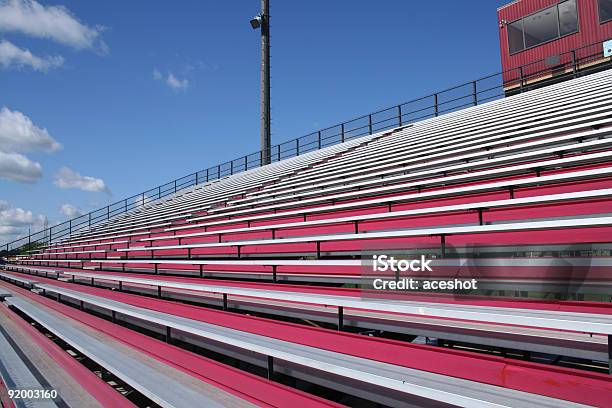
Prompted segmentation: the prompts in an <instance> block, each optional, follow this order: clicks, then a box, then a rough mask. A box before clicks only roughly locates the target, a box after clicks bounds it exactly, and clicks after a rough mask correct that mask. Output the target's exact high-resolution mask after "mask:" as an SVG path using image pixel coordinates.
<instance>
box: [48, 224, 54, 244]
mask: <svg viewBox="0 0 612 408" xmlns="http://www.w3.org/2000/svg"><path fill="white" fill-rule="evenodd" d="M52 235H53V227H49V244H51V237H52Z"/></svg>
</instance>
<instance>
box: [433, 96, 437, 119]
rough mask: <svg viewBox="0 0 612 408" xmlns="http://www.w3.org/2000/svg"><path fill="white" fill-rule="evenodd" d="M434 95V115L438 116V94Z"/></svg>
mask: <svg viewBox="0 0 612 408" xmlns="http://www.w3.org/2000/svg"><path fill="white" fill-rule="evenodd" d="M433 97H434V116H438V94H437V93H435V94H434V95H433Z"/></svg>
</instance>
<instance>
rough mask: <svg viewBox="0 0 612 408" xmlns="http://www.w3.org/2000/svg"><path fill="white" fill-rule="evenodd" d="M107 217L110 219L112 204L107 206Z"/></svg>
mask: <svg viewBox="0 0 612 408" xmlns="http://www.w3.org/2000/svg"><path fill="white" fill-rule="evenodd" d="M106 219H107V220H110V205H107V206H106Z"/></svg>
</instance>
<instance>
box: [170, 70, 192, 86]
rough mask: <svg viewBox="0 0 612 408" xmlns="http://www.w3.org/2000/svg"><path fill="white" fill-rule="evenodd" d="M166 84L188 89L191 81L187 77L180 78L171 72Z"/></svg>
mask: <svg viewBox="0 0 612 408" xmlns="http://www.w3.org/2000/svg"><path fill="white" fill-rule="evenodd" d="M166 84H168V86H169V87H170V88H172V89H187V87H188V86H189V81H188V80H186V79H178V78H177V77H175V76H174V74H172V72H170V73H169V74H168V77H167V78H166Z"/></svg>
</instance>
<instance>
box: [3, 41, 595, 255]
mask: <svg viewBox="0 0 612 408" xmlns="http://www.w3.org/2000/svg"><path fill="white" fill-rule="evenodd" d="M592 45H593V44H591V45H589V46H586V47H581V48H580V49H577V50H574V52H573V54H572V55H573V56H575V55H576V54H575V51H578V50H581V49H586V48H588V47H590V46H592ZM602 52H603V51H601V50H599V51H597V53H596V54H593V55H589V56H587V57H583V58H582V60H591V59H594V58H599V55H600V54H601V53H602ZM538 62H541V61H538ZM572 63H573V65H574V66H579V65H580V62H579V61H573V62H572ZM530 65H533V63H532V64H530ZM511 71H512V72H521V75H520V76H519V77H520V86H521V91H524V90H528V88H527V87H523V85H524V83H525V82H526V81H528V78H525V77H524V76H523V74H522V72H523V67H519V68H515V69H512V70H510V71H505V72H503V73H498V74H494V75H489V76H486V77H483V78H480V79H478V80H475V81H470V82H467V83H465V84H461V85H458V86H455V87H452V88H449V89H446V90H444V91H441V92H436V93H434V94H432V95H429V96H426V97H422V98H417V99H414V100H412V101H410V102H406V103H403V104H399V105H395V106H393V107H390V108H386V109H382V110H379V111H377V112H373V113H370V114H368V115H364V116H360V117H358V118H355V119H352V120H349V121H347V122H343V123H341V124H339V125H336V126H331V127H328V128H325V129H321V130H320V131H316V132H313V133H311V134H308V135H306V136H302V137H301V138H297V139H292V140H290V141H288V142H285V143H281V144H279V145H276V150H277V157H276V158H275V157H272V158H271V159H272V160H271V161H272V162H274V161H281V160H283V159H285V158H287V157H293V156H297V155H299V154H303V153H306V152H309V151H313V150H316V149H318V148H319V147H324V146H329V145H332V144H336V143H341V142H344V141H346V140H348V139H352V138H355V137H359V136H363V135H368V134H370V135H371V134H373V133H375V132H380V131H381V130H385V129H391V128H395V127H398V126H402V125H403V124H405V123H407V122H414V121H418V120H422V119H425V118H429V117H435V116H438V115H440V114H445V113H449V112H453V111H456V110H460V109H463V108H465V107H467V106H473V105H477V104H478V103H482V102H485V101H489V100H493V99H498V98H500V97H502V96H503V95H504V94H505V91H504V87H505V86H509V84H510V85H511V82H512V83H513V82H516V81H515V80H512V81H509V82H508V81H507V82H506V83H504V81H503V80H501V78H502V75H503V74H505V73H508V72H511ZM547 71H550V69H546V70H544V71H541V72H537V73H532V74H530V76H531V77H537V76H539V75H542V74H543V72H547ZM494 78H497V79H494ZM492 81H493V82H495V81H497V82H498V83H496V85H494V86H493V87H491V86H490V85H488V84H489V82H492ZM479 83H482V84H483V85H481V87H479V86H478V84H479ZM483 86H484V89H483ZM464 88H465V89H467V92H465V93H461V92H462V91H461V89H464ZM456 92H459V95H460V96H455V93H456ZM445 94H448V95H451V96H450V99H447V100H444V101H441V100H440V97H441V96H443V95H445ZM432 98H433V103H432V104H428V103H429V102H427V101H428V100H430V99H432ZM423 101H425V102H423ZM423 103H424V104H425V107H422V105H423ZM412 105H416V106H421V107H419V108H411V106H412ZM404 107H405V108H404ZM398 115H400V116H398ZM347 125H348V126H347ZM337 129H340V131H338V130H337ZM313 138H314V139H315V140H311V139H313ZM298 139H299V140H298ZM283 146H287V149H283V148H282V147H283ZM297 146H299V152H298V147H297ZM273 150H274V146H273V147H272V151H273ZM287 152H288V153H287ZM283 153H287V154H283ZM250 157H251V158H253V157H254V160H251V159H249V158H250ZM262 157H263V156H262V152H261V151H258V152H255V153H252V154H249V155H245V156H242V157H240V158H238V159H235V160H231V161H228V162H225V163H222V164H219V165H217V166H213V167H210V168H208V169H205V170H202V171H199V172H195V173H192V174H190V175H187V176H184V177H181V178H178V179H175V180H173V181H171V182H169V183H166V184H162V185H160V186H157V187H155V188H152V189H150V190H147V191H144V192H142V193H140V194H136V195H133V196H131V197H128V198H125V199H123V200H120V201H117V202H115V203H113V204H110V205H108V206H106V207H103V208H101V209H98V210H95V211H92V212H90V213H87V214H84V215H82V216H80V217H76V218H73V219H71V220H68V221H66V222H64V223H61V224H58V225H55V226H52V227H49V228H47V229H45V230H42V231H39V232H37V233H34V234H29V235H28V236H26V237H23V238H20V239H17V240H14V241H11V242H8V243H6V244H5V245H3V246H5V247H6V251H7V252H8V251H10V250H11V249H15V248H21V247H23V246H26V245H27V246H28V249H31V248H30V247H31V245H32V244H33V243H39V242H46V243H50V242H52V241H54V240H57V239H59V238H62V237H65V236H72V234H73V233H74V232H76V231H79V230H83V229H88V228H91V227H92V226H93V225H96V224H98V223H101V222H103V221H106V220H110V219H111V218H114V217H115V216H117V215H120V214H124V213H129V212H130V211H132V210H135V209H137V208H139V207H141V206H142V204H143V203H146V202H147V200H156V199H161V198H163V197H166V196H169V195H173V194H175V193H177V192H178V191H179V190H181V189H184V188H187V187H190V186H194V185H198V184H200V183H209V182H211V181H213V180H219V179H222V178H223V177H226V176H229V175H233V174H235V173H236V172H243V171H246V170H248V169H249V168H254V167H259V166H261V165H262ZM235 162H237V163H238V166H236V165H235V164H234V163H235ZM240 166H243V168H242V169H240ZM228 168H229V170H228ZM211 170H212V171H211ZM203 173H204V174H205V175H206V176H205V180H204V177H203ZM211 173H212V175H211Z"/></svg>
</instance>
